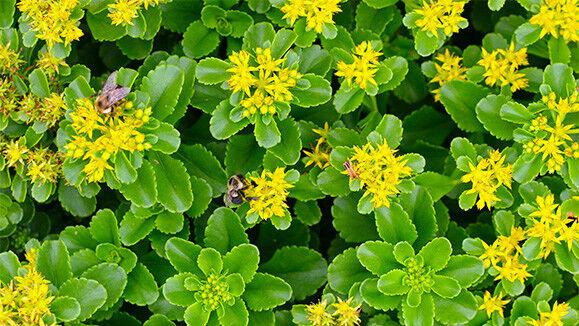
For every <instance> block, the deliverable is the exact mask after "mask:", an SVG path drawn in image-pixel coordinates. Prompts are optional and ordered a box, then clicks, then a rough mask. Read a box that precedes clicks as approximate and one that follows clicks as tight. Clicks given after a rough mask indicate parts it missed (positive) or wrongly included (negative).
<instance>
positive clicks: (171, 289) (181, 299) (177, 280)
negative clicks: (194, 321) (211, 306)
mask: <svg viewBox="0 0 579 326" xmlns="http://www.w3.org/2000/svg"><path fill="white" fill-rule="evenodd" d="M192 276H193V274H191V273H180V274H177V275H175V276H173V277H170V278H168V279H167V281H166V282H165V285H163V296H165V298H166V299H167V300H168V301H169V302H170V303H171V304H174V305H178V306H182V307H188V306H190V305H192V304H194V303H195V302H196V301H197V300H196V299H195V292H192V291H189V290H187V288H185V281H186V280H187V279H188V278H190V277H192Z"/></svg>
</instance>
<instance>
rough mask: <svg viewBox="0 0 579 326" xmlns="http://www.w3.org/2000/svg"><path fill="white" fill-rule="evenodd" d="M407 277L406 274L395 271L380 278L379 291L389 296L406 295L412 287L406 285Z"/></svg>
mask: <svg viewBox="0 0 579 326" xmlns="http://www.w3.org/2000/svg"><path fill="white" fill-rule="evenodd" d="M405 277H406V272H404V271H402V270H400V269H393V270H391V271H389V272H388V273H386V274H384V275H382V276H381V277H380V280H379V281H378V290H380V292H382V293H384V294H386V295H389V296H394V295H402V294H406V293H408V291H410V286H408V285H405V284H404V282H403V279H404V278H405Z"/></svg>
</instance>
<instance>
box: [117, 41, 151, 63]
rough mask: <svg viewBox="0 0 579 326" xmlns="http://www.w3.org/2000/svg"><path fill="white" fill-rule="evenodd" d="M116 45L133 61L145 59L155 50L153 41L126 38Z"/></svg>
mask: <svg viewBox="0 0 579 326" xmlns="http://www.w3.org/2000/svg"><path fill="white" fill-rule="evenodd" d="M116 43H117V46H118V47H119V49H120V50H121V52H122V53H123V54H124V55H126V56H127V57H128V58H129V59H131V60H142V59H145V58H146V57H147V56H148V55H149V54H150V53H151V50H153V41H152V40H141V39H138V38H132V37H130V36H125V37H123V38H121V39H120V40H117V42H116Z"/></svg>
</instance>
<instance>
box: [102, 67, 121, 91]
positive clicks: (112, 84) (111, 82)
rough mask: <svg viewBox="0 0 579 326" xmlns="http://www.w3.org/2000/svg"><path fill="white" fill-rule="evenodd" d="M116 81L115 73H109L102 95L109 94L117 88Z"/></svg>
mask: <svg viewBox="0 0 579 326" xmlns="http://www.w3.org/2000/svg"><path fill="white" fill-rule="evenodd" d="M116 81H117V72H116V71H114V72H113V73H111V74H110V75H109V78H107V81H106V82H105V84H104V85H103V91H102V92H103V93H105V92H109V91H112V90H113V89H115V88H117V87H118V85H117V83H116Z"/></svg>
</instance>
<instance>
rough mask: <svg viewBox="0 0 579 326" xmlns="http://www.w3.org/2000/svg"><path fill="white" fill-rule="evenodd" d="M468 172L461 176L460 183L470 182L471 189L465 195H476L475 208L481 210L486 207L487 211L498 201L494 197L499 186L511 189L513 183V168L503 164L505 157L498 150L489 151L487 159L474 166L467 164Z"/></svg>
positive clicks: (470, 163)
mask: <svg viewBox="0 0 579 326" xmlns="http://www.w3.org/2000/svg"><path fill="white" fill-rule="evenodd" d="M468 167H469V170H470V172H469V173H467V174H465V175H463V176H462V178H461V181H462V182H464V183H467V182H471V183H472V188H471V189H469V190H467V191H466V194H477V195H478V201H477V203H476V206H477V208H478V209H483V208H484V207H485V205H486V207H487V208H488V209H490V208H491V206H492V205H493V204H494V203H495V202H496V201H497V200H498V199H499V198H498V197H497V196H496V192H497V189H498V188H499V187H500V186H501V185H505V186H506V187H507V188H509V189H510V188H511V183H512V181H513V166H512V165H511V164H508V163H505V156H503V155H502V154H501V153H500V152H499V151H498V150H494V151H491V152H490V153H489V158H483V159H481V160H480V161H479V162H478V164H477V165H476V166H475V165H474V164H473V163H472V162H468Z"/></svg>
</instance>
